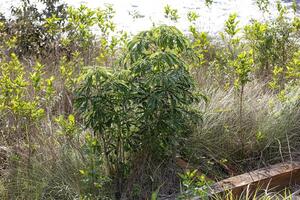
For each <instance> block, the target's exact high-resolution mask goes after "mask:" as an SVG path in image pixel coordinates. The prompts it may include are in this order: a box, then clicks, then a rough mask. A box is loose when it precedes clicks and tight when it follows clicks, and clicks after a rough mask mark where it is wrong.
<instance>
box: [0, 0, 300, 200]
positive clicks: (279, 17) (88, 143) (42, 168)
mask: <svg viewBox="0 0 300 200" xmlns="http://www.w3.org/2000/svg"><path fill="white" fill-rule="evenodd" d="M39 3H40V4H43V5H44V6H42V8H43V9H39V8H38V7H37V5H36V4H35V3H33V2H31V1H29V0H22V1H21V3H20V4H19V5H17V6H16V7H13V8H12V9H11V17H10V18H5V17H4V15H2V16H1V19H0V35H1V37H0V130H1V131H0V132H1V135H0V142H1V143H0V144H1V146H0V162H1V163H0V167H1V169H0V175H1V177H0V197H1V199H24V200H25V199H26V200H27V199H175V198H176V197H177V198H181V199H188V198H190V197H191V196H194V195H198V196H201V197H202V198H205V197H206V196H207V195H208V194H207V192H206V189H207V186H208V185H209V184H211V183H213V182H214V181H217V180H220V179H222V178H226V177H229V176H231V175H236V174H239V173H243V172H246V171H249V170H253V169H257V168H259V167H263V166H265V165H268V164H273V163H277V162H281V161H293V160H297V159H299V148H300V126H299V125H300V87H299V86H300V82H299V80H300V43H299V38H300V37H299V36H300V19H299V16H298V14H297V4H296V2H294V4H293V6H292V8H291V9H288V8H286V7H284V6H283V5H282V4H281V3H280V2H279V1H278V2H277V12H276V13H274V18H272V19H269V20H261V21H258V20H253V21H251V22H250V23H249V24H248V25H246V26H244V27H242V26H240V25H239V21H238V17H237V14H236V13H232V14H231V15H230V16H229V18H228V19H227V20H226V21H225V22H224V31H222V32H220V33H219V35H209V34H208V33H206V32H202V31H201V30H198V27H196V25H195V21H196V20H197V18H198V17H199V15H198V14H197V13H194V12H190V13H188V15H187V16H179V15H178V12H177V10H176V9H174V8H172V7H171V6H169V5H167V6H166V7H165V10H164V12H165V17H166V18H167V19H169V20H170V21H172V22H174V23H175V24H176V21H177V20H178V19H179V17H187V19H188V21H189V23H190V27H189V31H188V32H185V33H182V32H181V31H180V30H178V29H177V28H176V27H175V26H167V25H160V26H154V27H153V28H151V29H150V30H147V31H143V32H140V33H138V34H137V35H135V36H132V35H130V34H127V33H126V32H125V31H121V30H119V29H118V28H117V27H116V24H114V22H113V17H114V14H115V13H114V9H113V8H112V7H111V6H107V7H104V8H99V9H90V8H88V7H86V6H84V5H81V6H80V7H79V8H73V7H68V6H67V5H66V4H64V3H62V2H60V1H59V0H39ZM212 3H213V2H212V1H206V6H210V5H211V4H212ZM257 5H258V7H259V8H260V9H261V11H262V12H268V5H269V3H268V1H257ZM179 157H180V158H181V159H183V160H185V161H187V162H188V163H189V165H192V166H196V167H195V169H197V170H198V171H199V172H201V173H203V175H202V176H198V175H197V173H196V171H188V172H185V169H182V167H181V166H180V165H178V162H177V161H178V158H179ZM207 177H208V178H207ZM271 195H274V194H270V196H271ZM270 196H268V194H267V195H265V196H263V197H261V196H258V197H257V198H258V199H259V198H263V199H264V198H265V199H268V198H270ZM286 196H287V197H284V198H286V199H288V198H289V195H286ZM231 198H232V197H228V199H231ZM241 198H244V197H241ZM245 198H246V197H245ZM247 198H248V197H247ZM278 198H279V197H278Z"/></svg>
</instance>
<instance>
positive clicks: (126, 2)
mask: <svg viewBox="0 0 300 200" xmlns="http://www.w3.org/2000/svg"><path fill="white" fill-rule="evenodd" d="M16 1H17V0H0V3H1V4H0V10H2V11H3V10H8V8H9V7H10V6H11V5H12V4H16ZM64 1H65V2H67V3H68V4H70V5H72V6H79V5H80V4H86V5H88V6H89V7H92V8H96V7H103V6H104V4H112V5H113V7H114V9H115V10H116V18H115V21H116V23H117V24H118V27H119V28H120V29H124V30H126V31H129V32H133V33H134V32H137V31H141V30H145V29H147V28H149V27H151V26H152V24H153V23H155V24H162V23H170V22H169V21H168V20H166V19H165V18H164V14H163V8H164V6H165V5H167V4H169V5H170V6H171V7H172V8H176V9H178V12H179V15H180V16H181V17H182V18H181V19H180V20H179V21H178V23H177V24H176V25H177V26H178V27H179V28H181V29H182V30H186V29H187V27H188V23H187V20H186V15H187V13H188V12H189V11H195V12H196V13H197V14H198V15H200V18H199V19H198V20H197V26H198V27H199V29H200V30H203V31H208V32H211V33H216V32H217V31H220V30H222V28H223V24H224V21H225V20H226V19H227V17H228V15H229V14H230V13H232V12H236V13H237V14H238V16H239V19H240V22H241V25H244V24H246V23H247V22H248V21H249V20H250V19H252V18H255V19H261V18H263V15H262V13H261V12H259V10H258V8H257V6H256V5H255V3H254V2H255V0H214V3H213V5H212V6H211V7H210V8H208V7H206V6H205V3H204V2H205V1H204V0H64ZM271 2H275V0H271ZM134 10H136V11H138V13H140V14H142V15H144V16H145V17H144V18H141V19H136V20H133V18H132V17H131V16H130V15H129V14H128V13H129V12H132V11H134ZM271 12H275V11H274V7H273V8H271ZM273 14H274V13H273Z"/></svg>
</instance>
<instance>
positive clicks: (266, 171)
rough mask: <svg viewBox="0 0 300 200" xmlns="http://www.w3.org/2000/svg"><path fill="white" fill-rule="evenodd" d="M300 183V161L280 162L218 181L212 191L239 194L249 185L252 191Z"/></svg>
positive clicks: (280, 187)
mask: <svg viewBox="0 0 300 200" xmlns="http://www.w3.org/2000/svg"><path fill="white" fill-rule="evenodd" d="M299 183H300V162H292V163H280V164H276V165H272V166H269V167H265V168H262V169H258V170H255V171H252V172H248V173H245V174H241V175H238V176H234V177H231V178H228V179H225V180H222V181H220V182H217V183H215V184H214V185H213V186H212V187H211V191H210V193H211V194H224V193H225V192H226V191H232V193H233V195H235V196H239V195H240V194H241V193H242V192H243V191H245V190H246V189H247V187H248V188H249V190H250V191H249V192H250V193H251V192H255V190H257V189H270V190H271V189H276V190H279V189H284V188H285V187H287V186H289V185H292V184H299Z"/></svg>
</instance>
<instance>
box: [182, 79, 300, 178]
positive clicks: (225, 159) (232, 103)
mask: <svg viewBox="0 0 300 200" xmlns="http://www.w3.org/2000/svg"><path fill="white" fill-rule="evenodd" d="M205 90H206V91H205V92H206V94H207V95H208V96H209V99H210V100H209V103H208V104H201V105H200V107H201V109H204V110H205V112H204V115H203V124H202V126H201V127H199V128H198V131H197V132H195V133H194V134H193V136H192V137H191V138H190V139H189V141H188V144H187V145H186V148H185V152H186V154H187V155H186V156H187V157H190V159H191V160H193V162H195V163H196V164H198V165H199V166H201V167H202V169H203V171H204V172H207V174H211V175H213V176H216V177H219V178H223V177H227V176H228V175H230V172H232V173H236V174H238V173H242V172H245V171H249V170H252V169H256V168H259V167H263V166H264V165H266V164H269V163H275V162H281V161H288V160H291V159H294V158H296V157H298V156H299V155H298V154H299V152H298V151H297V149H299V145H300V109H299V108H300V107H299V104H300V100H299V98H300V89H299V87H297V86H292V85H291V86H288V87H287V89H286V90H285V91H284V93H282V94H281V95H280V96H278V94H274V93H272V92H271V91H270V90H268V89H266V86H265V84H263V83H259V82H255V81H254V82H252V83H250V84H248V85H247V86H246V89H245V94H244V102H243V104H244V105H243V106H244V109H243V121H242V125H240V120H239V106H238V98H237V94H236V92H235V90H234V88H231V89H229V90H227V91H225V90H223V89H220V88H214V87H207V88H206V89H205ZM240 126H242V127H240ZM227 167H228V168H227ZM226 168H227V169H226ZM229 169H230V170H229Z"/></svg>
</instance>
